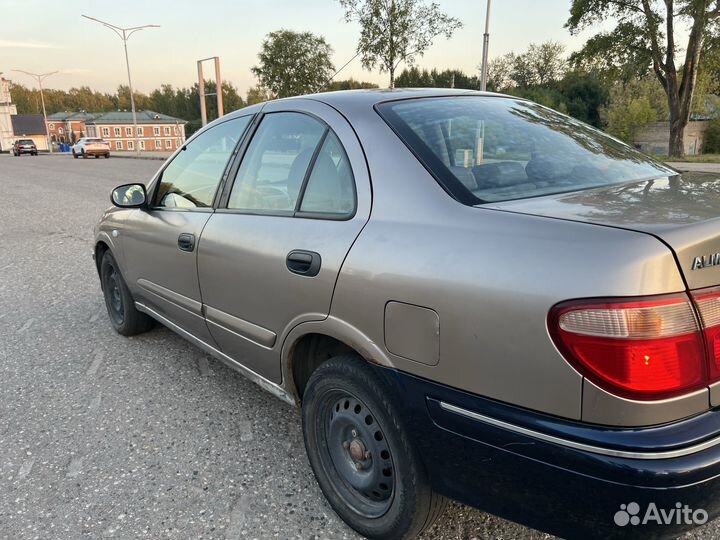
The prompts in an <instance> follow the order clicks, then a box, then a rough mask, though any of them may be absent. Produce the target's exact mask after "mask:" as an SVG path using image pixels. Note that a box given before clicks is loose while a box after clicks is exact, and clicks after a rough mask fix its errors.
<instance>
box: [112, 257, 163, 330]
mask: <svg viewBox="0 0 720 540" xmlns="http://www.w3.org/2000/svg"><path fill="white" fill-rule="evenodd" d="M100 283H101V285H102V291H103V296H104V297H105V307H106V308H107V311H108V315H109V316H110V323H111V324H112V326H113V328H114V329H115V331H117V333H118V334H122V335H123V336H134V335H136V334H141V333H143V332H147V331H148V330H150V329H151V328H152V327H153V324H154V323H153V319H152V318H150V317H149V316H148V315H146V314H145V313H141V312H140V311H138V310H137V309H136V308H135V301H134V300H133V297H132V295H131V294H130V290H129V289H128V287H127V284H126V283H125V280H124V279H123V277H122V275H121V274H120V269H119V268H118V265H117V262H116V261H115V257H113V256H112V253H110V252H109V251H106V252H105V255H103V258H102V262H101V263H100Z"/></svg>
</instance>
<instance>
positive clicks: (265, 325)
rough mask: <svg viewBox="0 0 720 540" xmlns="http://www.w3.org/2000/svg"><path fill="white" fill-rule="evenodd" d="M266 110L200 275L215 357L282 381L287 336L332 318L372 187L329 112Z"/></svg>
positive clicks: (295, 107) (295, 106)
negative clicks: (337, 290) (311, 322)
mask: <svg viewBox="0 0 720 540" xmlns="http://www.w3.org/2000/svg"><path fill="white" fill-rule="evenodd" d="M263 112H264V114H263V116H262V118H261V119H260V120H259V122H258V123H257V128H256V130H255V131H254V134H253V135H252V139H251V140H250V142H249V144H248V146H247V149H246V150H245V152H244V156H243V158H242V162H241V163H240V164H239V166H238V165H236V166H235V167H234V169H235V170H236V171H237V172H236V173H235V172H233V173H231V178H228V182H227V186H226V189H225V193H224V195H223V200H222V201H221V204H220V208H218V209H217V211H216V212H215V213H214V214H213V215H212V216H211V217H210V219H209V220H208V223H207V225H206V226H205V229H204V231H203V233H202V237H201V239H200V246H199V254H198V275H199V279H200V285H201V289H202V295H203V303H204V309H205V315H206V318H207V323H208V327H209V329H210V332H211V334H212V336H213V337H214V338H215V341H216V342H217V344H218V345H219V346H220V348H221V349H222V351H223V352H224V353H225V354H227V355H228V356H230V357H231V358H233V359H234V360H236V361H238V362H240V363H242V364H244V365H245V366H246V367H248V368H250V369H252V370H253V371H255V372H256V373H259V374H260V375H262V376H263V377H265V378H266V379H268V380H271V381H273V382H280V380H281V367H280V350H281V347H282V342H283V339H284V337H285V335H286V334H287V332H289V331H290V330H291V329H292V328H293V327H294V326H295V325H297V324H299V323H301V322H303V321H308V320H321V319H323V318H325V317H327V315H328V313H329V310H330V302H331V299H332V293H333V290H334V287H335V281H336V278H337V275H338V272H339V271H340V267H341V266H342V263H343V260H344V259H345V256H346V255H347V253H348V251H349V249H350V247H351V246H352V243H353V242H354V240H355V238H356V237H357V235H358V234H359V233H360V231H361V230H362V228H363V226H364V224H365V223H366V222H367V219H368V217H369V214H370V202H371V201H370V179H369V176H368V172H367V164H366V162H365V159H364V155H363V152H362V149H361V147H360V144H359V142H358V140H357V137H356V136H355V134H354V132H353V130H352V128H351V127H350V125H349V124H348V123H347V121H346V120H345V119H344V118H342V117H341V116H340V115H339V114H338V113H337V112H335V111H334V110H333V109H331V108H330V107H328V106H325V105H323V104H320V103H317V102H312V101H306V100H293V101H291V102H288V103H283V102H277V103H271V104H269V105H267V106H266V107H265V108H264V109H263Z"/></svg>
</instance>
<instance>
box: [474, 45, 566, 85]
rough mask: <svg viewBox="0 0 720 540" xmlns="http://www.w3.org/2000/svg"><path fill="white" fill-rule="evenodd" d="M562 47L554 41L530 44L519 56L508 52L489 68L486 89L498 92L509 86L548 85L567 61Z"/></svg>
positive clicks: (557, 75) (491, 63) (558, 75)
mask: <svg viewBox="0 0 720 540" xmlns="http://www.w3.org/2000/svg"><path fill="white" fill-rule="evenodd" d="M564 53H565V47H564V46H563V45H562V44H560V43H558V42H556V41H546V42H545V43H541V44H539V45H537V44H535V43H531V44H530V46H529V47H528V49H527V50H526V51H525V52H523V53H521V54H515V53H512V52H511V53H507V54H505V55H503V56H500V57H498V58H495V59H493V60H492V61H490V63H489V65H488V88H489V89H492V90H495V91H500V90H505V89H507V88H511V87H518V88H530V87H532V86H537V85H540V86H547V85H549V84H552V83H554V82H556V81H558V80H560V79H561V78H562V76H563V74H564V73H565V70H566V66H567V61H566V59H565V55H564Z"/></svg>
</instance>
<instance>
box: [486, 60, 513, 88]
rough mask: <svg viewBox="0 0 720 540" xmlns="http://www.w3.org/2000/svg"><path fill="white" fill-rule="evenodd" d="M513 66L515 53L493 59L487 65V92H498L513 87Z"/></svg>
mask: <svg viewBox="0 0 720 540" xmlns="http://www.w3.org/2000/svg"><path fill="white" fill-rule="evenodd" d="M514 65H515V53H512V52H510V53H507V54H504V55H502V56H498V57H497V58H493V59H492V60H490V62H489V63H488V82H487V86H488V90H491V91H493V92H500V91H502V90H504V89H506V88H509V87H511V86H513V84H514V81H513V78H512V75H513V66H514Z"/></svg>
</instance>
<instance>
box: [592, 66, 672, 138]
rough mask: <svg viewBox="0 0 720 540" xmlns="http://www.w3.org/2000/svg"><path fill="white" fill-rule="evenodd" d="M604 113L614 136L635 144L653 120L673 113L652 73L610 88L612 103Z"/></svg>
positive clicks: (608, 129) (609, 130) (663, 118)
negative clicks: (640, 133)
mask: <svg viewBox="0 0 720 540" xmlns="http://www.w3.org/2000/svg"><path fill="white" fill-rule="evenodd" d="M602 116H603V119H604V122H605V125H606V130H607V132H608V133H610V134H611V135H614V136H615V137H617V138H619V139H622V140H624V141H625V142H627V143H630V144H632V143H633V142H634V141H633V139H634V138H635V135H636V134H637V132H638V131H639V130H640V129H641V128H642V127H643V126H645V124H647V123H649V122H655V121H659V120H665V119H667V118H668V116H669V111H668V106H667V101H666V99H665V93H664V92H663V90H662V88H661V86H660V85H659V84H658V82H657V80H655V78H653V77H652V76H651V75H649V76H647V77H645V78H643V79H639V80H634V81H628V82H626V83H623V82H618V83H616V84H615V85H614V86H613V87H612V88H611V89H610V100H609V104H608V106H607V107H606V108H605V109H603V111H602Z"/></svg>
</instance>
